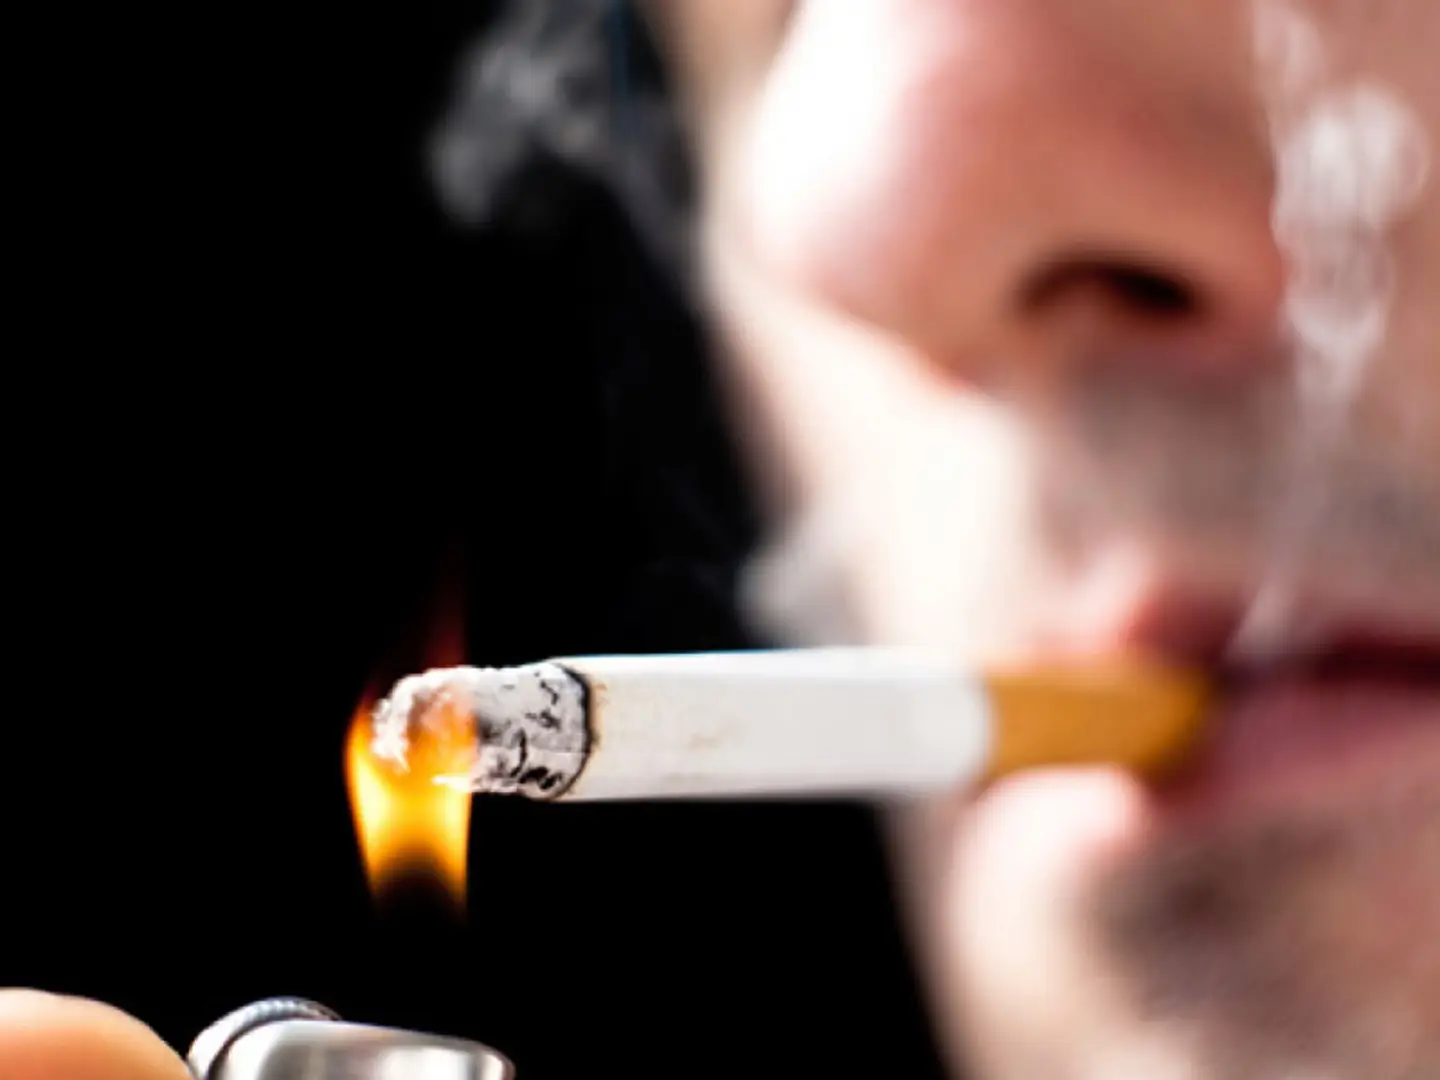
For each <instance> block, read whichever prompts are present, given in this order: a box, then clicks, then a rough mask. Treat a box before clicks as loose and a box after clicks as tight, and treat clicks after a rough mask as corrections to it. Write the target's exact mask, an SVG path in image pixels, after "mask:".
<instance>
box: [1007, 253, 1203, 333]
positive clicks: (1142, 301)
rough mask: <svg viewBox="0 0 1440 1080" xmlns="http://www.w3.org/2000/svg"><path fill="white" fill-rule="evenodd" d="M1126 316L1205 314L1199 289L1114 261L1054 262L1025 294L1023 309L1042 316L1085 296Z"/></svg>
mask: <svg viewBox="0 0 1440 1080" xmlns="http://www.w3.org/2000/svg"><path fill="white" fill-rule="evenodd" d="M1087 297H1088V298H1089V299H1091V300H1092V301H1093V300H1100V301H1102V302H1106V303H1109V304H1114V305H1118V306H1119V307H1120V308H1121V309H1122V310H1123V311H1124V312H1126V313H1127V314H1132V315H1139V316H1144V317H1147V318H1151V319H1162V320H1166V321H1171V320H1175V321H1179V320H1188V319H1191V318H1193V317H1194V316H1196V315H1198V314H1200V313H1201V311H1202V309H1203V306H1204V304H1203V300H1202V297H1201V295H1200V291H1199V290H1198V289H1197V288H1196V287H1195V286H1193V285H1191V284H1190V283H1189V282H1186V281H1185V280H1183V279H1182V278H1180V277H1177V276H1176V275H1174V274H1168V273H1165V272H1163V271H1159V270H1155V269H1152V268H1150V267H1147V266H1144V265H1142V264H1140V263H1138V262H1134V261H1129V260H1124V259H1114V258H1095V257H1085V258H1071V259H1065V260H1062V261H1058V262H1054V263H1051V264H1050V265H1049V266H1048V267H1046V268H1045V269H1044V270H1042V271H1041V272H1040V273H1038V274H1036V275H1035V276H1034V277H1033V278H1032V279H1031V280H1030V282H1029V283H1028V284H1027V285H1026V287H1025V289H1024V291H1023V292H1022V293H1021V300H1020V303H1021V309H1022V311H1024V312H1025V313H1027V314H1032V315H1033V314H1039V313H1043V312H1045V311H1047V310H1050V309H1054V308H1057V307H1063V306H1065V305H1068V304H1070V303H1074V302H1076V301H1077V300H1083V299H1085V298H1087Z"/></svg>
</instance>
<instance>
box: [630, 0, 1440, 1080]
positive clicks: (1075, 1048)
mask: <svg viewBox="0 0 1440 1080" xmlns="http://www.w3.org/2000/svg"><path fill="white" fill-rule="evenodd" d="M649 14H650V15H651V16H652V17H653V19H654V21H655V24H656V26H657V28H658V30H659V31H660V33H661V37H662V40H663V42H664V44H665V47H666V49H667V51H668V53H669V55H670V58H671V60H672V61H673V65H674V69H675V71H676V73H677V75H678V76H679V78H680V81H681V83H682V85H683V90H684V94H685V102H686V106H687V110H688V116H689V119H690V122H691V124H692V127H693V136H694V140H695V146H696V147H697V151H698V153H699V155H700V160H701V164H702V176H703V180H704V187H705V191H704V212H703V226H704V233H703V238H704V245H703V248H704V259H705V269H706V273H707V280H708V287H709V289H710V300H711V302H712V305H713V309H714V313H715V326H716V329H717V332H718V333H719V335H720V337H721V339H722V342H723V344H724V346H725V350H726V353H727V355H728V357H729V359H730V364H729V365H728V374H729V375H730V377H731V385H732V387H733V389H734V393H735V401H736V404H737V408H738V409H739V418H740V427H741V429H742V431H743V434H744V435H745V436H747V437H748V438H750V439H751V440H752V442H753V450H754V454H753V459H754V462H755V465H756V470H755V475H756V480H757V483H758V485H759V487H760V489H761V491H762V492H763V493H764V495H765V496H766V497H767V498H768V499H769V502H770V506H771V509H772V511H773V514H774V521H775V524H776V536H777V541H778V547H777V554H776V560H777V561H775V562H773V563H772V564H771V566H772V572H773V573H774V577H773V578H772V579H770V581H769V585H768V586H767V589H766V590H765V592H764V598H765V600H766V602H767V604H768V605H769V607H768V614H769V615H770V616H772V617H774V618H776V619H779V620H781V622H782V624H783V625H784V626H785V627H786V628H787V630H789V631H790V632H791V633H793V634H794V635H795V636H796V638H797V639H800V638H802V637H804V638H806V639H817V640H818V639H864V640H871V641H881V642H899V643H904V642H920V643H926V644H931V645H941V646H943V647H946V648H950V649H953V650H954V651H955V652H956V654H957V655H959V656H963V657H965V658H966V659H968V660H973V661H975V662H988V661H991V660H995V661H1007V662H1008V661H1013V660H1017V659H1019V660H1024V659H1026V658H1035V657H1044V656H1053V655H1056V654H1061V653H1063V654H1067V655H1070V656H1075V655H1091V654H1094V655H1103V654H1113V653H1117V652H1129V653H1133V652H1143V653H1149V654H1156V655H1159V656H1162V657H1165V658H1170V659H1175V660H1179V661H1183V662H1186V663H1193V664H1201V665H1205V666H1207V667H1210V668H1213V669H1215V671H1216V672H1217V675H1221V676H1223V678H1224V680H1225V684H1226V687H1227V693H1226V694H1225V698H1224V702H1223V703H1222V705H1221V706H1220V707H1219V708H1218V709H1217V710H1216V713H1215V715H1214V717H1213V718H1212V719H1213V724H1212V727H1213V731H1214V738H1213V744H1212V745H1211V746H1210V747H1209V749H1208V750H1207V751H1206V754H1205V757H1204V759H1203V760H1202V761H1201V762H1200V763H1199V764H1198V766H1197V767H1196V769H1195V771H1194V774H1193V775H1192V776H1189V777H1187V778H1186V780H1185V781H1184V782H1183V783H1182V784H1179V785H1177V786H1175V787H1173V788H1171V789H1166V790H1150V789H1147V788H1145V787H1143V786H1142V785H1140V784H1139V783H1138V782H1137V781H1135V780H1132V779H1130V778H1127V777H1123V776H1119V775H1115V774H1113V773H1110V772H1107V771H1104V770H1077V771H1073V772H1063V773H1062V772H1054V773H1037V774H1035V775H1033V776H1026V777H1021V778H1017V779H1014V780H1012V781H1009V782H1007V783H1004V784H1002V785H999V786H997V787H995V788H993V789H992V790H990V791H988V792H987V793H985V794H984V795H983V796H982V797H980V798H979V799H978V800H970V801H966V802H965V803H964V805H963V806H960V805H956V806H939V807H932V808H929V809H928V810H927V811H926V813H925V814H923V815H921V816H922V818H923V820H921V821H919V822H917V823H915V825H914V829H913V830H912V832H913V836H912V839H913V841H914V842H913V844H912V848H913V852H914V856H915V858H914V866H913V869H914V875H915V877H914V884H915V886H916V889H915V892H916V895H917V897H919V898H920V900H919V901H918V913H917V917H918V918H919V919H921V920H922V924H921V925H922V926H923V927H924V929H925V931H926V932H927V934H928V935H930V936H927V937H925V938H924V939H923V940H924V942H925V947H924V950H923V952H924V954H925V956H924V959H925V961H926V962H927V963H931V964H933V966H934V968H935V973H934V980H935V994H936V1001H937V1002H938V1003H939V1007H940V1012H939V1014H938V1015H939V1018H940V1027H941V1029H942V1032H943V1033H944V1034H945V1035H946V1036H947V1037H948V1036H950V1035H952V1034H953V1035H954V1036H955V1037H956V1050H957V1054H963V1056H964V1058H965V1059H966V1060H967V1061H968V1062H969V1063H970V1066H971V1067H972V1068H978V1069H979V1070H981V1074H982V1075H985V1076H994V1077H1000V1078H1004V1077H1012V1076H1013V1077H1036V1076H1044V1077H1056V1078H1062V1080H1063V1078H1068V1077H1074V1078H1091V1077H1107V1078H1109V1077H1116V1076H1145V1077H1150V1078H1157V1080H1166V1078H1169V1077H1175V1078H1190V1077H1197V1078H1198V1077H1220V1078H1228V1077H1282V1076H1283V1077H1300V1076H1304V1077H1316V1078H1320V1077H1323V1078H1326V1080H1401V1078H1418V1077H1419V1076H1421V1075H1435V1074H1436V1072H1437V1071H1440V308H1437V306H1436V304H1435V302H1434V300H1435V298H1436V297H1440V193H1437V188H1436V185H1435V184H1433V183H1431V182H1430V175H1429V170H1430V156H1431V152H1432V145H1433V144H1434V143H1435V142H1436V141H1437V140H1440V66H1437V65H1436V64H1435V59H1434V58H1435V56H1436V54H1437V50H1440V5H1436V4H1435V3H1433V2H1432V0H1374V2H1358V0H1310V2H1309V3H1308V4H1299V5H1298V6H1291V5H1290V4H1288V3H1280V2H1278V0H1275V2H1271V0H1167V2H1165V3H1156V2H1154V0H814V2H805V0H800V2H795V3H784V2H781V0H654V2H653V3H652V4H651V5H650V11H649ZM787 554H788V555H796V554H798V556H799V557H798V558H797V559H796V560H795V561H793V562H786V561H785V559H784V558H783V557H782V556H786V555H787ZM775 567H778V568H779V569H778V570H775V569H774V568H775Z"/></svg>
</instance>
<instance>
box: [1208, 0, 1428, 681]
mask: <svg viewBox="0 0 1440 1080" xmlns="http://www.w3.org/2000/svg"><path fill="white" fill-rule="evenodd" d="M1255 16H1256V18H1255V48H1256V58H1257V63H1258V64H1259V74H1260V85H1261V87H1262V89H1263V92H1264V94H1265V97H1266V101H1265V106H1266V112H1267V116H1268V119H1269V122H1270V137H1271V145H1272V148H1273V152H1274V155H1275V165H1276V177H1277V190H1276V194H1275V201H1274V206H1273V213H1272V219H1271V223H1272V228H1273V230H1274V234H1275V238H1276V241H1277V243H1278V244H1279V245H1280V248H1281V250H1282V252H1283V253H1284V255H1285V257H1286V261H1287V263H1288V271H1289V282H1288V288H1287V292H1286V297H1285V304H1284V311H1283V316H1282V317H1283V326H1282V330H1283V332H1284V333H1285V334H1286V336H1287V337H1288V338H1289V340H1290V341H1291V343H1292V346H1293V348H1294V349H1295V356H1296V361H1297V362H1296V365H1295V370H1296V386H1295V391H1296V394H1297V397H1298V401H1299V404H1300V407H1301V415H1302V417H1303V418H1304V432H1303V437H1302V439H1301V440H1300V445H1299V446H1297V448H1296V466H1295V472H1294V478H1293V483H1292V491H1291V492H1290V498H1288V499H1287V500H1285V502H1284V504H1283V505H1281V506H1279V507H1277V514H1278V525H1277V535H1276V545H1275V552H1274V555H1273V559H1272V565H1271V567H1270V570H1269V573H1268V574H1267V576H1266V578H1265V579H1264V580H1263V582H1262V585H1261V588H1260V589H1259V590H1258V592H1257V595H1256V597H1255V600H1254V603H1253V605H1252V608H1251V610H1250V612H1249V614H1248V616H1247V618H1246V620H1245V621H1244V624H1243V625H1242V628H1241V631H1240V633H1239V634H1238V635H1237V638H1236V641H1235V643H1234V650H1233V651H1234V654H1235V655H1236V656H1237V658H1239V659H1241V660H1242V661H1263V660H1264V659H1265V658H1266V657H1268V656H1271V655H1274V654H1275V653H1278V652H1283V651H1285V650H1286V649H1288V648H1292V647H1293V646H1294V645H1295V643H1296V640H1297V639H1300V640H1303V639H1304V637H1305V635H1306V628H1305V627H1303V626H1296V625H1295V618H1294V613H1293V612H1292V610H1291V608H1292V600H1291V595H1290V593H1291V586H1290V582H1291V580H1292V579H1293V577H1294V576H1295V571H1296V568H1297V566H1298V565H1299V564H1300V563H1301V562H1302V561H1303V559H1304V557H1305V550H1304V537H1305V536H1306V533H1307V527H1308V523H1309V521H1310V520H1311V519H1312V517H1313V513H1314V508H1315V507H1316V506H1317V505H1323V502H1324V498H1325V483H1326V463H1327V461H1328V460H1329V458H1330V456H1331V454H1332V453H1333V452H1334V450H1335V448H1336V447H1337V445H1339V444H1340V443H1341V442H1342V441H1343V440H1344V438H1345V436H1346V429H1347V425H1348V422H1349V416H1350V413H1351V410H1352V407H1353V404H1354V402H1355V400H1356V398H1357V396H1358V394H1359V393H1360V391H1361V389H1362V387H1363V386H1364V383H1365V379H1366V377H1367V376H1368V374H1369V371H1370V368H1371V367H1372V363H1373V360H1374V358H1375V357H1376V355H1377V353H1378V351H1379V350H1380V348H1381V347H1382V345H1383V344H1384V341H1385V338H1386V335H1387V332H1388V329H1389V324H1390V317H1391V307H1392V303H1393V299H1394V296H1395V290H1396V268H1395V259H1394V254H1393V252H1392V250H1391V246H1390V234H1391V232H1392V230H1393V229H1394V227H1395V226H1396V225H1397V224H1398V223H1399V222H1400V221H1402V220H1403V219H1404V217H1405V216H1406V215H1407V214H1408V213H1409V212H1410V211H1411V210H1412V209H1413V208H1414V207H1415V206H1416V205H1417V204H1418V202H1419V200H1420V196H1421V194H1422V193H1423V191H1424V190H1425V186H1426V183H1427V181H1428V179H1429V173H1430V142H1429V138H1428V135H1427V133H1426V130H1425V127H1424V125H1423V123H1422V122H1421V120H1420V119H1419V118H1418V117H1417V115H1416V114H1415V113H1414V112H1413V111H1412V110H1411V109H1410V108H1409V107H1408V106H1407V105H1406V104H1405V102H1404V101H1403V100H1402V98H1401V97H1400V96H1399V94H1398V93H1396V92H1395V91H1393V90H1391V89H1390V88H1389V87H1387V86H1386V85H1385V84H1384V83H1382V82H1380V81H1378V80H1375V79H1371V78H1365V77H1360V76H1355V75H1350V74H1342V73H1340V72H1339V71H1338V67H1339V65H1337V64H1336V63H1335V59H1334V57H1333V56H1332V55H1331V54H1330V51H1329V50H1327V48H1326V34H1325V32H1324V31H1323V30H1322V28H1321V27H1320V25H1319V24H1318V23H1317V22H1316V21H1315V20H1313V19H1312V18H1310V17H1309V16H1307V15H1306V14H1305V13H1304V12H1302V11H1301V10H1299V9H1298V8H1297V7H1296V6H1294V5H1293V4H1291V3H1289V2H1287V0H1256V8H1255Z"/></svg>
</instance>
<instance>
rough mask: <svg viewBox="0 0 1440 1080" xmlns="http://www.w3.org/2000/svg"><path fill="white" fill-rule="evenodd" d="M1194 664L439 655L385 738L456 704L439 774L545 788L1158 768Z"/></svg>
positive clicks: (911, 655)
mask: <svg viewBox="0 0 1440 1080" xmlns="http://www.w3.org/2000/svg"><path fill="white" fill-rule="evenodd" d="M1203 698H1204V695H1203V689H1202V687H1201V686H1200V684H1199V681H1198V680H1197V679H1195V678H1194V677H1193V676H1189V675H1186V674H1183V673H1174V672H1167V671H1161V670H1159V669H1154V668H1150V667H1144V666H1140V667H1133V666H1126V667H1123V668H1120V669H1117V670H1103V671H1097V670H1095V669H1093V668H1090V669H1072V670H1042V671H1025V672H1015V673H1010V674H1004V675H994V674H991V675H985V676H982V675H979V674H977V673H974V672H967V671H965V670H963V669H962V668H960V667H958V666H957V665H956V664H954V663H953V662H952V661H950V660H948V659H946V658H944V657H941V656H938V655H932V654H929V653H924V652H917V651H911V650H894V649H873V648H870V649H866V648H860V649H801V650H786V651H773V652H738V653H703V654H682V655H660V656H607V657H584V658H574V659H560V660H553V661H546V662H543V663H538V664H530V665H526V666H523V667H514V668H473V667H461V668H442V669H437V670H434V671H429V672H426V673H424V674H421V675H416V676H412V677H410V678H407V679H403V680H401V682H399V683H398V684H397V685H396V686H395V689H394V691H393V692H392V694H391V695H390V696H389V697H388V698H387V699H386V700H385V701H383V702H381V703H380V704H379V705H378V706H377V707H376V709H375V712H374V717H373V725H374V726H373V742H372V749H373V751H374V753H375V754H376V755H377V756H379V757H381V758H383V759H386V760H388V761H390V762H393V763H394V764H395V765H396V766H397V767H401V768H408V767H409V758H408V751H409V747H410V745H411V743H412V741H413V740H414V739H417V738H422V737H424V736H425V734H426V732H427V730H430V729H431V728H432V727H433V725H435V724H437V723H441V722H449V723H453V722H454V721H453V719H452V720H449V721H444V720H442V719H440V718H444V717H452V718H453V717H454V716H456V715H459V716H462V717H463V718H464V722H465V723H466V724H468V725H470V726H469V728H467V733H468V732H470V731H473V736H474V751H473V754H472V755H471V757H470V768H469V770H468V772H467V773H465V774H464V775H446V776H437V777H434V779H435V780H436V781H437V782H441V783H448V784H452V785H455V786H460V787H463V788H465V789H466V790H470V791H473V792H475V793H483V794H519V795H524V796H527V797H529V798H534V799H546V800H557V799H558V800H599V799H654V798H677V797H737V796H822V795H824V796H841V795H865V794H872V795H873V794H883V793H887V792H889V793H904V792H924V791H929V790H936V789H941V788H949V787H954V786H956V785H957V784H964V783H967V782H972V781H979V780H980V779H982V778H984V777H986V776H989V775H994V774H996V773H997V772H1000V771H1008V770H1009V769H1012V768H1018V767H1024V766H1025V765H1027V764H1044V763H1047V762H1050V761H1053V762H1055V763H1062V762H1070V761H1083V760H1106V761H1116V762H1118V763H1120V764H1126V765H1136V766H1139V767H1148V766H1150V765H1153V764H1157V763H1159V762H1160V761H1161V760H1162V759H1168V758H1169V757H1171V756H1172V755H1173V754H1174V753H1175V752H1176V751H1177V749H1178V748H1180V747H1181V746H1182V745H1183V744H1185V743H1187V742H1188V741H1189V739H1190V737H1191V736H1193V734H1194V733H1195V731H1196V729H1197V728H1198V726H1199V718H1200V715H1201V713H1202V711H1203V709H1202V706H1203Z"/></svg>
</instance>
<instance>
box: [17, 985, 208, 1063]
mask: <svg viewBox="0 0 1440 1080" xmlns="http://www.w3.org/2000/svg"><path fill="white" fill-rule="evenodd" d="M0 1077H4V1078H5V1080H190V1073H189V1070H187V1069H186V1068H185V1065H184V1063H183V1062H181V1060H180V1058H179V1057H178V1056H176V1054H175V1052H174V1051H173V1050H171V1049H170V1047H168V1046H166V1045H165V1043H164V1042H162V1041H161V1040H160V1038H159V1037H158V1036H157V1035H156V1034H155V1033H154V1032H153V1031H151V1030H150V1029H149V1028H148V1027H146V1026H145V1025H144V1024H142V1023H141V1022H140V1021H138V1020H136V1019H135V1018H134V1017H131V1016H127V1015H126V1014H125V1013H123V1012H121V1011H120V1010H119V1009H115V1008H112V1007H111V1006H109V1005H102V1004H101V1003H100V1002H98V1001H87V1000H85V999H83V998H73V997H60V996H57V995H55V994H46V993H41V992H39V991H35V990H0Z"/></svg>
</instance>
